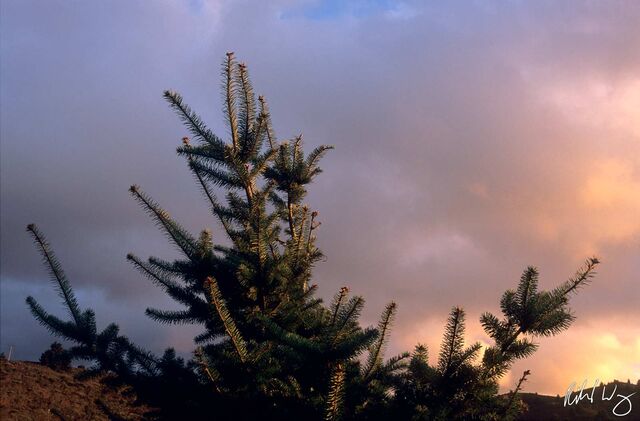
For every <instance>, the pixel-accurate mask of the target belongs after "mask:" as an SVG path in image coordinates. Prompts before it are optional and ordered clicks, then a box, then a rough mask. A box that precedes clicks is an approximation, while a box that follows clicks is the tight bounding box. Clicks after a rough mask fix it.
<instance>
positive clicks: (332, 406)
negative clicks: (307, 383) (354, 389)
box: [325, 363, 346, 421]
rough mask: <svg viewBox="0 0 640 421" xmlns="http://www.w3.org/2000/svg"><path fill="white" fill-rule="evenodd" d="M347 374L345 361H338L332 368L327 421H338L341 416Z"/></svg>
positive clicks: (326, 414)
mask: <svg viewBox="0 0 640 421" xmlns="http://www.w3.org/2000/svg"><path fill="white" fill-rule="evenodd" d="M345 375H346V370H345V366H344V363H337V364H336V365H335V366H334V367H333V369H332V370H331V381H330V383H329V393H328V394H327V406H326V413H325V420H327V421H336V420H339V419H340V418H341V415H342V409H343V408H342V407H343V404H344V388H345V377H346V376H345Z"/></svg>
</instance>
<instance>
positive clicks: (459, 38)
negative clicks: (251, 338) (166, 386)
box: [1, 1, 640, 350]
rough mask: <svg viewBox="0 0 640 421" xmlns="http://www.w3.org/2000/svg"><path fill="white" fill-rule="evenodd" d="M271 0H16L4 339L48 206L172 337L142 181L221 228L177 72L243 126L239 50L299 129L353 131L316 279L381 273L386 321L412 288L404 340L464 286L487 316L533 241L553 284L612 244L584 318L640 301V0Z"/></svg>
mask: <svg viewBox="0 0 640 421" xmlns="http://www.w3.org/2000/svg"><path fill="white" fill-rule="evenodd" d="M266 3H267V2H228V3H227V2H221V3H216V2H180V1H172V2H162V3H153V4H150V3H148V2H111V3H108V4H107V3H103V4H88V3H79V2H78V3H70V2H58V3H55V2H18V1H6V2H3V5H2V68H1V70H2V73H1V74H2V87H1V89H2V90H1V95H2V96H1V98H2V127H1V135H2V203H1V206H2V215H1V218H2V240H1V241H2V243H1V246H2V249H1V251H2V261H1V263H2V294H3V306H2V324H3V330H2V331H3V333H2V342H3V347H4V344H5V343H6V342H7V341H9V340H11V341H15V340H16V339H15V335H16V333H15V330H13V331H12V330H8V331H7V329H5V328H4V327H5V326H7V325H8V322H7V320H17V319H16V317H17V316H16V315H20V317H24V318H28V317H29V316H28V315H26V309H25V308H24V306H23V305H22V304H21V303H22V301H23V299H24V296H26V295H27V294H30V293H33V294H34V295H36V296H39V295H41V294H42V293H43V292H42V288H43V287H44V286H46V284H45V276H44V270H43V269H42V267H41V265H40V264H39V259H38V256H37V253H36V251H35V250H34V248H33V246H32V245H31V243H30V240H29V238H28V236H27V235H26V233H25V232H24V226H25V225H26V224H27V223H30V222H36V223H38V224H39V225H40V227H41V229H43V230H44V231H45V232H46V233H47V235H48V237H49V239H50V240H51V242H52V243H53V245H54V246H55V249H56V251H57V253H58V254H59V257H60V258H61V260H62V262H63V264H64V265H65V268H66V269H67V272H68V273H69V275H70V276H71V278H72V280H73V282H74V285H77V286H78V287H79V288H80V289H81V291H83V293H84V294H85V295H84V296H83V301H85V302H87V305H89V304H90V305H93V304H94V303H96V305H98V306H101V305H104V308H102V309H100V310H102V312H100V311H99V312H98V314H99V315H100V314H102V318H103V319H101V320H104V321H105V322H106V320H107V319H109V316H110V314H114V315H115V314H117V311H110V310H109V308H110V307H109V305H107V304H106V303H113V305H115V306H119V305H120V306H125V304H124V303H135V304H136V306H134V307H138V306H139V307H140V308H139V309H137V308H136V309H135V310H136V311H137V312H135V313H134V312H133V310H134V309H131V310H129V309H128V308H129V307H131V306H129V307H127V310H126V311H125V314H127V317H126V319H127V320H128V322H125V323H128V326H126V327H128V328H129V330H128V331H129V332H132V336H134V338H136V339H137V338H141V341H142V342H146V343H150V344H152V346H153V347H160V346H161V343H162V342H163V340H164V341H165V343H167V344H168V343H169V342H171V340H170V339H171V338H169V336H160V337H155V338H154V339H153V340H151V339H149V337H148V336H146V337H145V336H144V335H145V332H148V329H150V328H149V325H151V322H148V321H146V320H145V319H144V316H143V314H142V312H143V307H144V306H146V305H156V303H158V302H162V300H163V298H162V294H161V293H160V292H159V291H157V290H156V289H155V288H152V287H150V286H149V285H148V283H147V282H146V281H145V280H144V279H141V277H140V276H139V275H138V274H136V273H134V271H133V270H132V269H131V268H130V267H128V266H127V264H126V262H125V261H124V255H125V254H126V253H127V252H128V251H134V252H136V253H138V254H140V255H142V256H146V255H148V254H159V255H161V256H164V257H169V256H172V255H174V254H175V252H174V251H173V250H172V248H171V247H170V246H169V245H167V244H166V240H165V239H164V238H163V237H162V235H161V234H159V233H157V231H156V230H155V228H154V227H153V224H152V223H151V222H149V221H148V219H147V218H146V216H145V215H144V214H143V212H141V211H140V210H139V209H138V208H137V206H136V205H135V203H134V202H133V201H132V200H131V199H130V198H129V196H128V194H127V192H126V188H127V187H128V185H129V184H132V183H138V184H140V185H141V186H142V187H143V188H144V189H145V190H146V191H147V192H148V193H150V194H151V195H152V196H153V197H154V198H156V199H157V200H158V201H159V202H160V203H162V204H164V205H165V207H166V208H167V210H169V211H170V212H171V213H172V214H173V215H174V216H175V217H176V218H177V219H178V220H180V221H182V222H184V223H185V225H187V226H188V227H189V228H191V229H192V230H194V231H196V230H199V229H201V228H203V227H206V226H210V227H213V228H214V233H216V232H220V231H219V230H218V229H217V228H218V227H217V225H216V223H215V221H213V219H212V218H210V217H209V215H208V212H207V209H206V205H205V203H204V201H202V200H201V199H200V196H199V193H198V191H197V189H196V187H195V185H194V183H193V181H192V180H191V177H190V176H189V174H188V171H187V169H186V167H185V165H184V163H183V162H181V161H180V159H178V158H177V157H175V154H174V146H175V145H176V144H177V143H178V140H179V139H180V137H181V136H182V135H183V134H184V130H183V129H182V128H181V127H180V125H179V124H178V121H177V118H175V117H174V116H173V115H172V114H171V112H170V111H169V110H168V108H167V107H166V106H165V104H163V103H162V100H161V93H162V91H163V90H164V89H167V88H174V89H176V90H178V91H180V92H181V93H183V95H184V96H185V98H186V99H187V101H188V102H189V103H190V104H191V105H192V106H193V107H194V108H195V109H197V110H198V111H199V112H200V113H201V114H202V115H203V117H205V119H206V120H207V121H209V122H210V124H211V126H212V127H213V129H214V131H216V132H217V133H220V134H221V135H225V134H226V129H225V127H224V125H223V119H222V115H221V112H220V110H221V108H222V107H221V101H220V95H219V93H218V87H219V81H218V73H219V62H220V60H221V59H222V58H223V57H224V52H226V51H227V50H235V51H236V53H237V55H238V57H239V58H240V59H241V60H245V61H246V62H247V63H248V64H249V69H250V71H251V74H252V79H253V81H254V86H255V88H256V91H257V92H258V93H261V94H264V95H266V97H267V99H268V100H269V102H270V106H271V109H272V113H273V118H274V124H275V128H276V131H277V133H278V135H279V137H280V138H287V137H291V136H293V135H295V134H298V133H299V132H303V133H304V136H305V140H306V142H307V145H308V146H309V147H312V146H315V145H317V144H320V143H329V144H334V145H335V146H336V150H335V151H333V152H332V153H330V154H329V155H328V156H327V158H326V159H325V160H324V165H323V167H324V169H325V173H324V174H323V175H322V176H321V177H320V179H319V180H318V182H317V183H316V185H315V186H313V188H312V194H311V196H310V199H309V200H310V202H311V204H312V206H313V207H315V208H317V209H319V210H320V214H321V219H322V221H323V226H322V230H321V232H320V245H321V247H322V248H323V250H324V251H325V254H326V255H327V262H326V263H323V264H320V265H319V266H318V268H317V271H316V275H317V282H318V283H319V284H320V286H321V293H322V295H323V296H325V297H327V296H330V295H332V294H333V292H334V291H336V290H337V289H338V288H339V287H340V286H342V285H349V286H350V287H351V289H352V290H353V291H355V292H356V293H358V294H362V295H364V296H365V298H366V299H367V301H368V306H367V312H366V313H365V318H366V319H367V321H368V322H374V321H375V318H376V317H377V313H378V312H379V311H380V310H381V309H382V308H383V306H384V304H385V303H386V302H387V301H388V300H391V299H394V300H396V301H397V302H398V303H399V304H400V315H399V320H398V327H397V331H396V332H397V333H396V336H395V342H394V345H393V347H394V349H401V348H404V347H407V346H410V344H411V343H414V342H415V340H409V339H406V338H408V337H409V338H410V337H411V334H412V332H415V331H419V330H420V329H421V328H420V326H423V325H426V326H432V325H433V326H438V325H439V324H440V322H441V319H443V318H444V317H445V315H446V313H447V310H448V308H449V307H450V306H452V305H463V306H465V307H466V308H467V309H468V311H469V318H470V323H473V320H475V319H477V316H478V314H479V312H480V311H483V310H487V309H494V308H495V307H496V306H497V299H498V297H499V294H500V293H501V292H502V291H503V290H504V289H505V288H507V287H511V286H512V285H514V283H515V281H516V280H517V278H518V277H519V274H520V271H521V270H522V269H523V268H524V266H526V265H528V264H535V265H538V266H540V268H541V271H542V277H543V278H542V279H543V285H544V286H545V287H550V286H552V285H553V284H555V283H557V282H560V281H561V280H563V279H565V278H566V277H567V276H569V275H571V273H572V272H573V270H574V269H575V268H576V267H577V266H578V265H579V264H580V261H581V259H582V258H584V257H587V256H588V255H589V254H592V253H598V254H599V255H601V256H602V257H603V260H604V261H605V265H603V267H602V269H601V273H600V276H599V279H602V282H601V283H598V282H596V283H595V284H594V286H593V287H591V289H590V290H587V291H585V293H584V294H583V295H582V296H580V297H579V298H578V300H577V302H576V309H577V311H578V315H579V316H580V318H581V319H579V320H583V319H584V320H585V323H587V322H588V321H589V320H596V318H597V317H604V316H605V315H610V314H611V313H623V312H625V313H626V314H630V315H631V316H632V317H635V318H636V319H637V318H638V317H639V316H638V313H637V310H635V307H634V304H635V303H637V302H638V300H639V299H640V295H638V294H639V293H638V292H637V290H636V289H634V288H633V284H634V283H635V282H637V274H638V267H637V265H638V263H637V262H638V259H637V257H638V250H639V249H638V247H639V244H640V240H639V233H640V226H639V224H637V223H635V224H634V223H633V222H628V221H632V220H633V218H632V215H633V214H634V213H636V212H637V211H640V203H638V201H637V200H634V199H633V197H635V195H638V194H640V175H639V174H638V170H637V168H638V166H639V165H640V148H639V146H638V145H639V143H638V142H639V140H638V139H639V136H640V130H638V128H637V126H634V124H636V123H634V122H633V121H632V117H633V116H637V111H628V110H629V109H632V108H633V104H637V103H638V102H637V101H640V95H639V94H638V89H640V85H639V84H638V75H639V74H640V73H639V70H640V53H639V52H638V50H637V49H634V45H635V44H637V42H635V43H634V42H633V41H634V40H635V41H637V40H639V39H640V33H639V32H640V31H639V29H638V26H637V25H636V22H637V21H638V18H640V7H639V6H637V5H635V4H631V3H625V4H624V7H623V6H622V3H617V4H616V5H607V6H605V5H603V4H595V3H591V2H584V3H581V4H577V3H575V2H571V3H569V2H567V3H560V4H559V3H557V2H536V3H518V2H513V3H508V4H507V5H505V4H504V3H497V2H473V3H471V2H464V3H457V2H448V3H447V5H443V4H435V3H433V4H429V5H423V4H422V2H415V3H412V2H405V3H386V2H381V3H380V5H379V7H378V6H376V7H374V8H369V9H367V11H366V13H363V12H361V10H362V9H360V8H358V7H357V4H358V2H353V3H352V4H351V5H350V6H349V7H344V8H341V9H340V10H337V9H331V8H329V9H327V10H325V9H322V13H319V12H317V10H320V9H318V7H319V6H318V4H317V3H315V2H303V3H293V2H276V3H270V4H266ZM383 3H384V4H383ZM601 91H603V92H605V93H604V94H602V93H601ZM634 101H636V102H634ZM585 104H589V106H588V107H586V106H585ZM629 104H631V105H629ZM630 107H631V108H630ZM633 109H635V108H633ZM573 111H577V112H573ZM572 112H573V113H572ZM625 112H631V113H633V112H636V114H628V115H626V114H625ZM592 114H593V115H592ZM620 116H622V117H620ZM613 186H616V187H615V188H613ZM623 221H627V222H623ZM7 297H8V298H7ZM42 297H44V298H43V300H45V302H46V303H47V304H49V303H50V305H57V302H56V301H55V300H53V299H51V296H50V295H49V296H46V295H42ZM46 297H49V298H46ZM14 301H15V302H18V303H20V305H16V304H14ZM9 302H10V304H6V303H9ZM100 303H104V304H100ZM125 307H126V306H125ZM588 310H589V311H588ZM129 314H130V316H129ZM114 317H115V316H114ZM430 320H435V321H436V322H437V323H436V322H433V323H432V322H431V321H430ZM581 326H583V325H581ZM34 328H35V326H34ZM154 329H155V328H154ZM152 332H154V335H167V334H166V333H163V332H166V330H164V329H156V330H153V331H152ZM176 334H177V333H176ZM438 334H439V331H438V332H431V331H430V332H429V333H425V335H424V338H423V339H425V340H433V338H435V337H437V335H438ZM38 335H40V336H38ZM44 335H45V334H44V333H43V332H42V331H38V330H35V329H34V333H33V336H34V337H40V338H41V337H44ZM136 335H138V336H136ZM30 336H31V334H30ZM561 340H562V338H558V341H559V342H558V343H561V342H560V341H561ZM45 342H46V341H45ZM436 344H437V343H436ZM432 345H435V344H432ZM25 346H26V345H25ZM34 348H35V346H34ZM40 348H41V347H39V348H38V350H40ZM185 349H188V346H186V347H185Z"/></svg>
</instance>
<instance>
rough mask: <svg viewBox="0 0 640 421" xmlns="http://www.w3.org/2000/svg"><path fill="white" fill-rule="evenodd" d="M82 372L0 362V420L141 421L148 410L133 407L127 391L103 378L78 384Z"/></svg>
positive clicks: (35, 364)
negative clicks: (111, 384)
mask: <svg viewBox="0 0 640 421" xmlns="http://www.w3.org/2000/svg"><path fill="white" fill-rule="evenodd" d="M82 371H83V370H82V369H79V368H74V369H71V371H69V372H58V371H54V370H52V369H50V368H48V367H45V366H43V365H40V364H39V363H34V362H27V361H11V362H8V361H6V360H4V359H0V419H2V420H3V421H9V420H25V421H27V420H29V421H32V420H65V421H71V420H131V421H135V420H144V419H148V417H145V413H147V412H148V411H149V409H148V408H145V407H143V406H138V405H136V404H135V400H136V399H135V397H134V396H133V395H132V394H131V393H127V390H126V388H122V387H114V386H110V385H108V384H107V382H106V381H105V380H108V379H105V378H104V377H101V378H92V379H87V380H79V379H78V378H76V375H77V374H80V373H82Z"/></svg>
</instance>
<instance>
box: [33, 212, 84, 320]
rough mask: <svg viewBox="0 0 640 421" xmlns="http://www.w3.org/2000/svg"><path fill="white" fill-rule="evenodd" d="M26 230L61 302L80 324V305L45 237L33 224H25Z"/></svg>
mask: <svg viewBox="0 0 640 421" xmlns="http://www.w3.org/2000/svg"><path fill="white" fill-rule="evenodd" d="M27 231H28V232H30V233H31V235H33V238H34V240H35V243H36V245H37V246H38V249H39V250H40V253H41V254H42V258H43V260H44V263H45V264H46V265H47V268H48V269H49V274H50V276H51V279H52V280H53V281H54V283H55V285H56V289H57V290H58V293H59V295H60V297H61V298H62V299H63V303H64V304H65V306H66V307H67V310H68V311H69V314H70V315H71V317H72V318H73V321H74V322H75V324H76V326H80V325H81V323H82V316H81V314H80V307H79V306H78V301H77V300H76V296H75V294H74V293H73V289H72V288H71V283H70V282H69V281H68V280H67V277H66V275H65V274H64V271H63V270H62V266H61V265H60V262H58V259H57V258H56V256H55V254H54V253H53V251H52V250H51V247H50V245H49V243H48V242H47V240H46V238H45V237H44V236H43V235H42V234H41V233H40V231H39V230H38V227H36V226H35V225H34V224H29V225H27Z"/></svg>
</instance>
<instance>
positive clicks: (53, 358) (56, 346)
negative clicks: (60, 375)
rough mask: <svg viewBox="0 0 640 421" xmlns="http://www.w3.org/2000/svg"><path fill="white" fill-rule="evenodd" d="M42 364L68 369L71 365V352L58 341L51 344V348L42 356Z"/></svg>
mask: <svg viewBox="0 0 640 421" xmlns="http://www.w3.org/2000/svg"><path fill="white" fill-rule="evenodd" d="M40 364H42V365H46V366H47V367H49V368H52V369H54V370H58V371H67V370H69V368H70V367H71V354H69V351H66V350H65V349H64V348H62V345H61V344H60V343H58V342H54V343H52V344H51V348H49V349H48V350H46V351H45V352H43V353H42V355H41V356H40Z"/></svg>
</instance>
